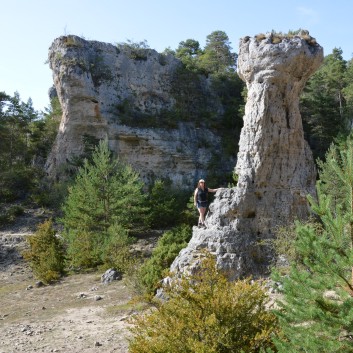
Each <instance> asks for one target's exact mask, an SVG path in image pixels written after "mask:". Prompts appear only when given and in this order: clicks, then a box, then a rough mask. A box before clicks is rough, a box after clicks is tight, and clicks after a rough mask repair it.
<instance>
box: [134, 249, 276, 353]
mask: <svg viewBox="0 0 353 353" xmlns="http://www.w3.org/2000/svg"><path fill="white" fill-rule="evenodd" d="M167 295H168V296H169V300H168V301H166V302H164V303H163V304H159V305H158V304H157V308H156V310H152V311H147V312H145V313H143V314H141V315H139V316H136V317H134V319H133V320H132V323H133V324H134V326H133V327H132V328H131V331H132V334H133V337H132V339H131V341H130V346H129V348H130V350H129V352H130V353H150V352H154V353H166V352H168V353H181V352H183V353H228V352H229V353H234V352H239V353H240V352H244V353H250V352H260V350H261V349H266V348H273V343H272V340H271V337H272V335H273V334H275V333H276V332H278V327H277V320H276V318H275V316H274V315H273V314H272V313H271V312H269V311H268V310H267V309H266V304H267V303H268V298H267V296H266V294H265V292H264V291H263V289H262V288H261V286H260V284H259V283H257V282H254V283H251V281H250V280H249V279H246V280H242V281H237V282H228V281H227V279H226V277H225V276H224V275H223V274H222V273H221V272H220V271H218V270H217V268H216V262H215V259H213V258H212V257H211V256H210V255H207V254H206V258H205V259H204V260H203V261H202V263H201V265H200V269H199V271H198V272H197V273H195V274H193V275H185V276H183V277H182V279H181V280H180V281H178V282H177V283H176V282H174V284H172V285H171V287H170V288H169V289H167Z"/></svg>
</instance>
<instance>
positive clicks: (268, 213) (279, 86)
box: [171, 33, 323, 279]
mask: <svg viewBox="0 0 353 353" xmlns="http://www.w3.org/2000/svg"><path fill="white" fill-rule="evenodd" d="M279 40H280V41H279ZM322 60H323V49H322V47H321V46H320V45H318V44H317V43H316V41H315V40H314V39H313V38H312V37H310V36H309V35H308V34H307V33H304V34H303V35H302V36H295V37H292V38H274V37H273V35H272V34H268V35H266V36H263V37H260V36H258V37H257V38H256V37H253V38H250V37H245V38H242V39H241V40H240V48H239V58H238V72H239V75H240V77H241V78H242V79H243V80H244V81H245V82H246V85H247V89H248V97H247V103H246V107H245V116H244V127H243V129H242V131H241V137H240V142H239V153H238V161H237V165H236V168H235V169H236V172H237V174H238V176H239V181H238V185H237V187H236V188H233V189H225V190H222V191H219V192H218V193H217V195H216V198H215V201H214V202H213V204H212V205H211V207H210V212H209V215H208V218H207V220H206V221H207V224H208V229H205V230H203V229H198V228H197V227H194V228H193V236H192V239H191V241H190V243H189V245H188V247H187V248H185V249H183V250H182V251H181V252H180V254H179V256H178V257H177V258H176V259H175V261H174V263H173V264H172V266H171V270H172V271H175V272H177V273H180V272H183V271H185V270H186V269H189V270H192V269H193V268H194V267H197V261H198V259H199V255H200V252H201V251H200V250H201V249H207V250H210V251H211V252H212V253H214V254H216V255H217V262H218V264H219V266H220V267H221V268H223V269H226V270H228V271H229V276H230V278H231V279H234V278H238V277H240V276H245V275H250V274H252V275H254V276H257V275H263V274H266V272H267V271H268V264H269V262H270V259H271V256H272V254H271V253H270V252H269V251H268V247H266V246H264V245H262V244H263V240H266V239H270V238H273V237H274V233H275V230H276V227H277V226H278V225H285V224H289V223H291V222H293V221H294V220H295V219H297V218H299V219H303V218H306V217H307V216H308V214H309V207H308V203H307V198H306V196H307V195H308V194H311V195H315V178H316V170H315V165H314V161H313V157H312V153H311V151H310V148H309V146H308V144H307V142H306V141H305V140H304V134H303V127H302V121H301V116H300V112H299V95H300V93H301V91H302V89H303V88H304V85H305V83H306V81H307V80H308V79H309V77H310V76H311V75H312V74H313V73H314V72H315V71H316V70H317V69H318V67H319V66H320V64H321V63H322ZM211 187H216V186H215V185H212V186H211Z"/></svg>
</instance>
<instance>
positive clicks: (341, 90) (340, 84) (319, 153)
mask: <svg viewBox="0 0 353 353" xmlns="http://www.w3.org/2000/svg"><path fill="white" fill-rule="evenodd" d="M347 75H349V71H348V69H347V63H346V61H345V60H343V58H342V50H340V49H334V50H333V52H332V54H330V55H327V56H326V57H325V59H324V64H323V65H322V66H321V67H320V69H319V70H318V71H317V72H316V73H315V74H314V75H313V76H312V77H311V78H310V80H309V81H308V82H307V84H306V86H305V88H304V91H303V93H302V96H301V101H300V103H301V114H302V118H303V126H304V130H305V132H306V134H307V138H308V141H309V144H310V146H311V148H312V149H313V152H314V156H315V157H319V158H321V159H323V158H324V156H325V153H326V151H327V150H328V148H329V146H330V145H331V143H332V142H333V141H334V139H335V138H336V137H337V136H338V135H339V134H344V135H346V134H347V132H348V129H349V128H350V126H351V119H352V118H351V116H352V115H351V112H352V108H351V105H350V104H347V100H346V99H345V97H347V98H348V97H349V96H350V94H353V93H352V92H353V91H352V87H350V86H349V85H348V82H347V80H346V77H347Z"/></svg>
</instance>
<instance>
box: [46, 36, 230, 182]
mask: <svg viewBox="0 0 353 353" xmlns="http://www.w3.org/2000/svg"><path fill="white" fill-rule="evenodd" d="M49 64H50V68H51V69H52V72H53V79H54V85H55V88H56V92H57V95H58V98H59V100H60V103H61V107H62V110H63V116H62V120H61V124H60V128H59V133H58V136H57V138H56V141H55V144H54V147H53V149H52V151H51V154H50V156H49V159H48V161H47V163H46V170H47V172H48V174H49V175H50V176H51V177H53V178H55V177H60V173H61V170H62V168H63V167H64V166H65V164H66V163H67V162H68V161H69V160H70V159H72V157H73V156H78V155H80V154H82V153H83V151H84V139H83V137H84V136H89V137H93V138H96V139H108V141H109V146H110V148H111V150H113V151H114V152H115V153H116V155H118V156H119V157H120V158H121V159H122V160H125V161H127V162H128V163H130V164H131V165H132V166H133V167H134V168H135V169H136V170H138V171H139V172H140V174H141V176H142V178H143V179H144V180H145V181H146V182H149V181H151V180H153V179H154V178H169V179H171V180H172V182H173V184H174V185H179V186H184V187H185V186H186V187H187V188H190V187H193V185H194V184H195V181H196V180H197V179H198V178H199V177H201V176H202V177H205V176H206V175H207V173H208V170H209V169H210V164H212V161H215V160H217V161H218V165H223V166H224V168H223V170H220V171H219V172H227V171H228V172H230V171H231V170H232V169H233V166H234V164H235V162H234V161H233V162H234V164H233V165H232V163H225V162H224V163H222V155H223V153H222V141H221V137H220V135H219V134H217V133H215V132H214V131H211V130H210V129H208V128H205V127H204V126H203V125H202V118H203V115H204V116H209V115H210V114H213V115H215V116H216V118H217V116H221V115H222V113H223V107H222V104H221V103H220V100H219V98H218V97H217V95H215V94H214V92H213V91H212V89H211V84H210V81H209V80H208V79H207V78H206V77H205V76H201V75H193V74H192V73H188V72H185V70H183V67H182V65H181V62H180V61H179V60H178V59H176V58H175V57H174V56H172V55H163V54H159V53H157V52H156V51H155V50H152V49H145V48H139V47H136V46H131V45H130V46H129V45H123V44H120V45H112V44H108V43H101V42H97V41H88V40H85V39H82V38H80V37H77V36H63V37H60V38H57V39H55V40H54V42H53V43H52V45H51V47H50V49H49ZM180 114H183V117H182V119H180ZM195 117H196V118H195ZM221 169H222V168H221Z"/></svg>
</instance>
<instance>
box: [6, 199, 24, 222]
mask: <svg viewBox="0 0 353 353" xmlns="http://www.w3.org/2000/svg"><path fill="white" fill-rule="evenodd" d="M23 213H24V208H23V207H22V206H20V205H11V206H10V207H4V206H2V205H1V204H0V226H2V225H5V224H10V223H13V222H14V221H15V219H16V217H17V216H20V215H22V214H23Z"/></svg>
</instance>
